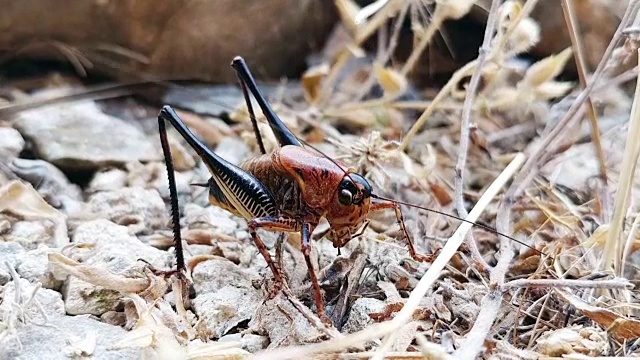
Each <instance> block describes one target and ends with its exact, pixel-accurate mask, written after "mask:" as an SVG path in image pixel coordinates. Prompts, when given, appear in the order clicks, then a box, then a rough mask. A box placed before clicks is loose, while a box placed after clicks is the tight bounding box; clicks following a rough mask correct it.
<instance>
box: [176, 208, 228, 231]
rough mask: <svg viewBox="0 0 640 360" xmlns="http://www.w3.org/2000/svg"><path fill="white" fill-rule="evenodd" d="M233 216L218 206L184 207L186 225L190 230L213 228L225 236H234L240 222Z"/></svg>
mask: <svg viewBox="0 0 640 360" xmlns="http://www.w3.org/2000/svg"><path fill="white" fill-rule="evenodd" d="M232 216H233V215H232V214H231V213H229V212H228V211H226V210H222V209H220V208H219V207H217V206H207V207H201V206H198V205H195V204H187V205H185V207H184V218H183V220H184V223H185V225H186V226H188V227H189V228H192V229H195V228H205V229H206V228H213V229H216V230H217V231H219V232H221V233H222V234H225V235H230V236H234V235H235V232H236V230H238V222H237V220H235V219H232Z"/></svg>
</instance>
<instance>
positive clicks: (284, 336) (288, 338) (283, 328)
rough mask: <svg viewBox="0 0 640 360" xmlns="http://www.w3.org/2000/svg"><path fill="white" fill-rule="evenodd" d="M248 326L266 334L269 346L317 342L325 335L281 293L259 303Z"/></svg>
mask: <svg viewBox="0 0 640 360" xmlns="http://www.w3.org/2000/svg"><path fill="white" fill-rule="evenodd" d="M249 328H251V329H256V330H257V331H258V332H259V333H261V334H262V333H264V334H265V335H267V337H268V338H269V340H270V342H271V343H270V345H269V348H274V347H276V346H277V347H284V346H291V345H298V344H307V343H312V342H317V341H318V340H320V339H321V338H322V337H323V336H325V335H324V333H322V332H320V330H319V329H318V328H317V327H316V326H313V325H312V324H311V323H309V321H308V320H307V318H305V317H304V316H303V315H302V314H300V311H299V310H298V309H296V308H295V307H294V306H293V305H292V304H291V302H290V301H289V300H288V299H287V298H286V297H285V296H284V295H283V294H282V293H279V294H278V295H277V296H276V297H275V298H273V299H271V300H267V301H264V302H263V303H261V304H260V306H259V307H258V311H257V312H256V315H255V316H254V317H253V318H252V319H251V321H250V322H249Z"/></svg>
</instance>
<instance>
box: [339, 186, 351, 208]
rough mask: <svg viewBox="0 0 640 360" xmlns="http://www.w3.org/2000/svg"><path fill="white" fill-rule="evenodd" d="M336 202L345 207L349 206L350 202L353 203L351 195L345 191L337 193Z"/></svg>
mask: <svg viewBox="0 0 640 360" xmlns="http://www.w3.org/2000/svg"><path fill="white" fill-rule="evenodd" d="M338 200H339V201H340V204H342V205H345V206H348V205H351V202H352V201H353V194H351V191H349V190H347V189H342V190H340V192H339V193H338Z"/></svg>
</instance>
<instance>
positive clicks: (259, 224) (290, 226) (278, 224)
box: [249, 216, 300, 298]
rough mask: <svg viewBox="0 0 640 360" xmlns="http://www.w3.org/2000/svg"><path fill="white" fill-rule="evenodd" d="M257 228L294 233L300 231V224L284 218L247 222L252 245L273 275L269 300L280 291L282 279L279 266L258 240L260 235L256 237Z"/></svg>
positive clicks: (271, 217)
mask: <svg viewBox="0 0 640 360" xmlns="http://www.w3.org/2000/svg"><path fill="white" fill-rule="evenodd" d="M259 228H260V229H264V230H267V231H273V232H276V231H282V232H295V231H299V230H300V223H299V222H298V221H296V220H295V219H291V218H287V217H284V216H280V217H276V216H267V217H261V218H256V219H253V220H251V221H249V233H250V234H251V237H252V238H253V241H254V243H255V244H256V246H257V247H258V251H260V253H261V254H262V256H263V257H264V259H265V261H266V262H267V265H269V269H271V272H272V273H273V278H274V281H275V285H274V289H273V291H272V292H271V294H270V295H269V298H273V297H274V296H276V295H277V294H278V292H279V291H280V289H282V285H283V284H284V278H283V277H282V271H281V269H280V267H279V265H278V264H277V263H276V262H275V261H273V259H272V258H271V254H269V250H268V249H267V246H266V245H265V244H264V242H263V241H262V239H261V238H260V235H258V232H257V229H259Z"/></svg>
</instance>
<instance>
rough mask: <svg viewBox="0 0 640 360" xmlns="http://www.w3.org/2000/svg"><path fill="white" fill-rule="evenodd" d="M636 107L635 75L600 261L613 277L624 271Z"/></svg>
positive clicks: (637, 148)
mask: <svg viewBox="0 0 640 360" xmlns="http://www.w3.org/2000/svg"><path fill="white" fill-rule="evenodd" d="M638 53H639V54H640V50H638ZM638 107H640V78H638V81H637V82H636V92H635V96H634V99H633V107H632V108H631V115H630V119H629V130H628V133H627V141H626V144H625V149H624V155H623V158H622V164H621V169H620V180H619V181H618V189H617V191H616V198H615V203H614V208H613V219H611V228H610V229H609V233H608V237H607V243H606V245H605V248H604V254H603V255H604V256H603V258H604V262H603V264H602V269H608V268H609V267H610V266H611V265H613V268H614V271H615V273H616V275H617V276H622V274H623V271H624V259H625V258H626V254H625V253H624V252H623V249H627V247H629V246H630V245H626V244H625V243H624V241H625V239H624V237H623V236H622V227H623V225H624V222H625V215H626V213H627V211H628V205H629V201H630V197H631V190H632V187H633V178H634V175H635V172H636V166H637V163H638V155H640V109H639V108H638Z"/></svg>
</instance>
